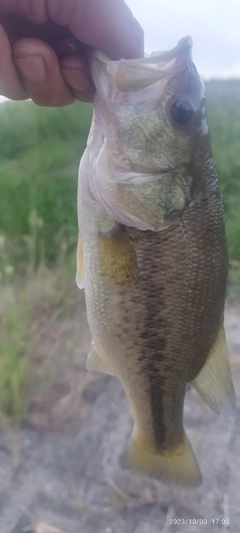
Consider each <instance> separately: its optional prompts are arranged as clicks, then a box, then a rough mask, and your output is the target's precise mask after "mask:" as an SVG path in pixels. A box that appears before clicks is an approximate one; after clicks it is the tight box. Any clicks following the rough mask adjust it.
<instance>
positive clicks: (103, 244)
mask: <svg viewBox="0 0 240 533" xmlns="http://www.w3.org/2000/svg"><path fill="white" fill-rule="evenodd" d="M98 250H99V267H100V271H101V272H102V273H104V274H105V275H107V276H108V277H109V278H110V279H112V280H114V281H116V282H118V283H121V282H124V283H127V282H131V281H132V280H134V279H135V278H136V277H137V263H136V255H135V252H134V249H133V247H132V245H131V243H130V242H129V239H128V237H127V236H126V235H125V233H124V231H123V229H122V228H121V227H120V226H119V227H117V228H115V229H114V230H113V231H112V232H111V234H110V235H109V236H106V235H103V234H102V233H99V236H98Z"/></svg>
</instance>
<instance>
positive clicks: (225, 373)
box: [191, 327, 236, 416]
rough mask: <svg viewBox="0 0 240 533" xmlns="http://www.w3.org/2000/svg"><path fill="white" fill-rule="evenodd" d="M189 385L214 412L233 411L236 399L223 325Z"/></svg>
mask: <svg viewBox="0 0 240 533" xmlns="http://www.w3.org/2000/svg"><path fill="white" fill-rule="evenodd" d="M191 385H192V386H193V387H194V389H195V390H196V391H197V392H198V393H199V394H200V396H202V398H203V399H204V400H205V402H206V403H207V405H208V406H209V407H211V409H212V410H213V411H214V412H215V413H217V414H221V415H224V416H229V415H233V414H234V413H235V410H236V399H235V392H234V386H233V382H232V377H231V372H230V367H229V361H228V351H227V345H226V337H225V332H224V328H223V327H222V328H221V329H220V330H219V334H218V336H217V338H216V341H215V343H214V345H213V347H212V349H211V351H210V353H209V356H208V358H207V361H206V362H205V364H204V366H203V367H202V369H201V370H200V372H199V373H198V374H197V376H196V377H195V378H194V379H193V380H192V381H191Z"/></svg>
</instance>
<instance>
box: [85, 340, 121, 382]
mask: <svg viewBox="0 0 240 533" xmlns="http://www.w3.org/2000/svg"><path fill="white" fill-rule="evenodd" d="M86 369H87V370H97V371H98V372H103V373H104V374H109V375H110V376H113V375H114V374H113V372H112V370H111V368H110V367H109V365H108V364H107V363H106V362H105V361H104V360H103V359H102V357H101V356H100V355H99V353H98V351H97V349H96V346H95V344H94V342H92V343H91V347H90V350H89V352H88V356H87V363H86Z"/></svg>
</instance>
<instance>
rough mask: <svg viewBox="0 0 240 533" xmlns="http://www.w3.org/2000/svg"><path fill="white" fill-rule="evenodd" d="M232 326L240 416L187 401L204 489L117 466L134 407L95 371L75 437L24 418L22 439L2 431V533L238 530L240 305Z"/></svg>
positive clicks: (231, 313) (230, 310)
mask: <svg viewBox="0 0 240 533" xmlns="http://www.w3.org/2000/svg"><path fill="white" fill-rule="evenodd" d="M225 323H226V331H227V339H228V346H229V351H230V355H231V366H232V372H233V378H234V382H235V387H236V393H237V398H238V409H237V415H236V417H235V418H227V419H224V418H222V417H218V416H217V415H215V414H214V413H213V412H211V410H210V409H209V408H208V407H207V406H206V405H205V404H204V403H203V402H202V400H201V399H200V398H199V397H198V396H197V394H196V393H195V391H193V390H192V389H191V390H190V391H189V392H188V393H187V398H186V405H185V427H186V430H187V433H188V436H189V438H190V440H191V442H192V445H193V448H194V450H195V453H196V456H197V459H198V461H199V464H200V467H201V470H202V473H203V477H204V483H203V485H202V487H200V488H199V489H197V490H192V491H184V490H177V489H170V488H168V487H164V486H163V485H161V484H160V483H158V482H156V481H154V480H149V479H147V478H143V477H141V476H138V475H131V474H129V473H128V472H123V471H121V470H120V468H119V467H118V458H119V456H120V455H121V453H122V451H123V449H124V447H125V443H126V439H127V437H128V435H129V432H130V430H131V419H130V415H129V410H128V404H127V401H126V398H125V396H124V393H123V391H122V389H121V387H120V385H119V383H118V382H117V381H116V380H115V379H114V378H110V377H106V376H103V375H100V374H97V373H96V374H94V375H93V374H91V379H90V381H89V379H88V378H87V377H86V386H85V387H84V390H83V392H82V395H81V405H80V408H79V409H80V411H81V410H83V411H84V412H85V413H86V416H84V417H81V416H79V429H78V433H77V432H75V433H74V432H73V431H72V432H71V431H70V432H69V431H66V428H65V429H64V428H63V430H62V431H55V430H52V431H51V430H50V429H48V430H47V431H46V430H45V431H44V430H41V431H40V430H38V431H37V430H36V428H33V427H32V426H31V425H30V424H29V423H27V422H25V423H24V424H23V427H22V429H21V431H20V432H19V433H13V434H6V433H4V432H3V431H2V432H1V433H0V533H24V532H25V533H27V532H29V533H31V532H34V533H160V532H162V533H173V532H174V533H183V532H188V533H193V532H194V533H195V532H201V531H203V532H204V533H212V532H213V533H214V532H218V531H221V532H224V533H229V532H230V533H238V532H239V531H240V456H239V453H238V450H239V449H240V307H239V306H235V307H230V306H228V307H227V309H226V318H225ZM86 376H87V375H86ZM76 412H77V411H76ZM75 416H77V415H75ZM74 427H76V420H75V425H74ZM214 519H215V523H214V521H213V520H214ZM219 519H220V520H223V521H225V524H224V523H221V524H220V523H218V520H219ZM181 521H182V522H185V523H180V522H181ZM186 521H187V523H186ZM194 521H195V522H194ZM197 521H198V523H197ZM174 522H175V523H174Z"/></svg>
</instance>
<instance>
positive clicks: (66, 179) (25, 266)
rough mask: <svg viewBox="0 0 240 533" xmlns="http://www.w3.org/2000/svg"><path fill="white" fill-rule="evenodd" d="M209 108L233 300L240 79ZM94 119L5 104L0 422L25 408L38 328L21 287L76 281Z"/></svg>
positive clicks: (238, 255) (237, 278)
mask: <svg viewBox="0 0 240 533" xmlns="http://www.w3.org/2000/svg"><path fill="white" fill-rule="evenodd" d="M207 103H208V116H209V125H210V131H211V137H212V146H213V152H214V157H215V161H216V165H217V169H218V174H219V178H220V186H221V190H222V194H223V198H224V204H225V213H226V227H227V237H228V244H229V253H230V259H231V262H230V264H231V269H230V284H229V294H230V295H231V296H232V295H235V294H236V293H237V290H239V286H240V269H239V261H240V149H239V143H240V82H239V81H236V82H211V83H208V84H207ZM90 120H91V106H90V105H86V104H80V103H76V104H74V105H72V106H69V107H67V108H62V109H43V108H39V107H37V106H35V105H34V104H32V103H31V102H24V103H17V104H15V103H6V104H2V105H1V106H0V123H1V127H0V289H1V299H0V422H1V421H2V422H3V421H4V420H5V421H6V420H7V419H8V416H9V415H10V416H13V417H14V419H15V420H16V421H19V420H20V419H21V416H22V413H23V409H24V406H25V403H24V402H25V400H24V398H25V396H26V391H27V384H28V379H27V373H28V368H29V364H28V362H29V354H30V353H31V339H32V331H33V330H34V328H36V327H37V323H36V321H35V322H34V321H33V320H32V319H31V317H32V315H33V314H34V313H33V306H34V305H36V302H35V303H33V301H32V299H31V298H28V297H26V294H28V291H25V290H24V291H22V292H21V290H20V288H21V284H23V283H25V285H24V287H26V284H29V282H31V284H33V283H32V280H33V279H36V280H38V281H37V283H38V285H39V271H40V270H41V271H44V275H43V277H42V278H41V277H40V279H42V280H43V279H44V280H46V276H48V272H54V273H56V272H57V273H58V274H59V273H60V276H61V275H62V274H61V272H63V270H64V268H65V266H64V265H70V268H69V270H68V272H69V273H68V275H69V276H71V279H74V268H75V267H74V266H73V263H74V261H73V257H74V254H75V248H76V240H77V212H76V195H77V171H78V164H79V159H80V156H81V154H82V152H83V149H84V147H85V144H86V139H87V135H88V131H89V125H90ZM49 269H50V270H49ZM50 276H52V273H51V274H50ZM63 278H64V279H66V272H65V271H64V276H63ZM66 283H67V282H66ZM60 285H64V284H63V283H62V284H60ZM31 286H32V285H31ZM58 290H59V289H58ZM62 291H63V293H64V294H65V293H66V291H65V292H64V289H62ZM40 292H41V291H39V293H40ZM45 294H46V293H45ZM61 294H62V293H61V292H60V293H58V296H56V297H55V296H54V295H52V292H51V304H49V305H52V306H53V307H54V306H56V305H58V303H57V304H56V303H55V299H56V301H57V302H60V301H61V309H62V305H63V304H62V300H61ZM55 311H56V310H55Z"/></svg>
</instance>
